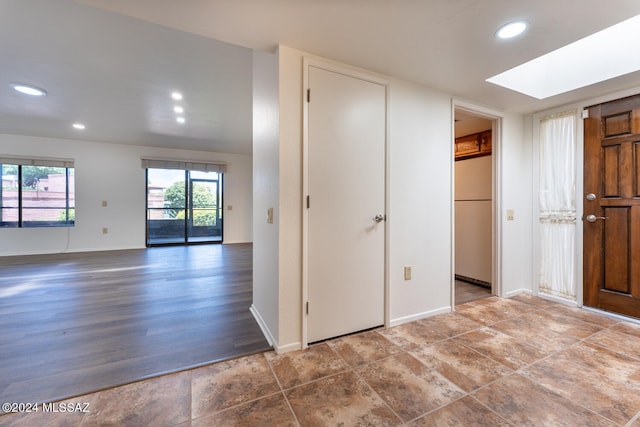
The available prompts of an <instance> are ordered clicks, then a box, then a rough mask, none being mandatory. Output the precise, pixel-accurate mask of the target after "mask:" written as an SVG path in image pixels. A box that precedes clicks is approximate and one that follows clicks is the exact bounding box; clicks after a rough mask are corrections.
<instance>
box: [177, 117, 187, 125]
mask: <svg viewBox="0 0 640 427" xmlns="http://www.w3.org/2000/svg"><path fill="white" fill-rule="evenodd" d="M185 121H186V120H185V119H184V117H178V118H176V122H178V123H180V124H183V123H184V122H185Z"/></svg>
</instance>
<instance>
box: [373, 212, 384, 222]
mask: <svg viewBox="0 0 640 427" xmlns="http://www.w3.org/2000/svg"><path fill="white" fill-rule="evenodd" d="M386 219H387V216H386V215H382V214H378V215H376V216H375V217H373V220H374V221H375V222H382V221H384V220H386Z"/></svg>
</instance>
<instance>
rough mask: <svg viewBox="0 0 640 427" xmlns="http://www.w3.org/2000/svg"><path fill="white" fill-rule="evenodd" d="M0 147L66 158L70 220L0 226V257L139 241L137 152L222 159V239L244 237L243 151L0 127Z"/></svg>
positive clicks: (142, 187) (247, 194) (246, 172)
mask: <svg viewBox="0 0 640 427" xmlns="http://www.w3.org/2000/svg"><path fill="white" fill-rule="evenodd" d="M0 154H2V155H6V156H17V157H29V156H33V157H50V158H56V157H60V158H70V159H74V160H75V186H76V187H75V194H76V223H75V226H74V227H53V228H2V229H0V256H7V255H27V254H45V253H58V252H83V251H98V250H116V249H133V248H143V247H145V218H146V214H145V199H146V182H145V171H144V169H142V167H141V163H140V159H141V157H143V156H149V157H159V158H172V159H177V160H193V159H202V160H210V161H224V162H227V164H228V170H227V173H225V181H224V196H223V197H224V204H225V206H228V205H232V206H233V210H231V211H228V210H226V208H225V211H224V240H225V243H241V242H251V241H252V230H251V228H252V224H251V218H252V213H253V212H252V188H251V187H252V182H251V173H252V172H251V164H252V160H251V156H248V155H238V154H226V153H215V152H206V151H188V150H176V149H168V148H157V147H146V146H138V145H124V144H109V143H100V142H90V141H77V140H66V139H57V138H56V139H54V138H44V137H35V136H21V135H4V134H0ZM103 200H105V201H107V207H102V201H103ZM103 228H108V234H103V233H102V229H103Z"/></svg>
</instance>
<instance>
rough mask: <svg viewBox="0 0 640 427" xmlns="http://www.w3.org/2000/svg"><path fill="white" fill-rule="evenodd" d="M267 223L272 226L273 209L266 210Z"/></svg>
mask: <svg viewBox="0 0 640 427" xmlns="http://www.w3.org/2000/svg"><path fill="white" fill-rule="evenodd" d="M267 223H269V224H273V208H269V209H267Z"/></svg>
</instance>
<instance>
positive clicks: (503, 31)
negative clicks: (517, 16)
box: [496, 21, 529, 39]
mask: <svg viewBox="0 0 640 427" xmlns="http://www.w3.org/2000/svg"><path fill="white" fill-rule="evenodd" d="M528 25H529V23H528V22H527V21H514V22H509V23H508V24H504V25H503V26H502V27H500V28H498V31H496V37H498V38H499V39H511V38H513V37H516V36H519V35H520V34H522V33H523V32H524V30H526V29H527V26H528Z"/></svg>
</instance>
